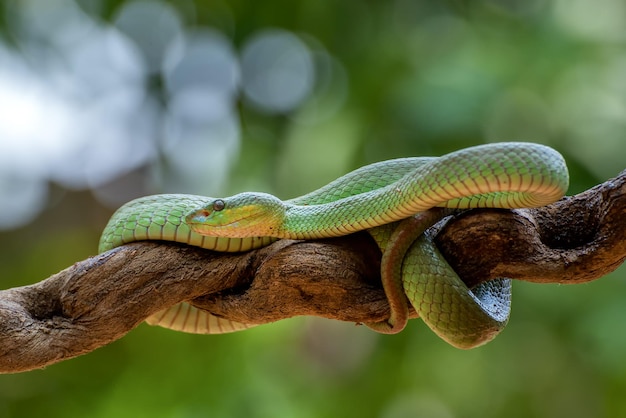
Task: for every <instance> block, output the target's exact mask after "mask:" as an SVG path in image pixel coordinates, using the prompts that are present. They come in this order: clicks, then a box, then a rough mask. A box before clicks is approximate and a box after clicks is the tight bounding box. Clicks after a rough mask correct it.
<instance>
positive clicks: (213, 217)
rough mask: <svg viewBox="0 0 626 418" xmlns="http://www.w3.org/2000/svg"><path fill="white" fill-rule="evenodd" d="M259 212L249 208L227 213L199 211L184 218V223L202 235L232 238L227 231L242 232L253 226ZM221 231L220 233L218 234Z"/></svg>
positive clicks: (208, 210) (233, 209) (232, 210)
mask: <svg viewBox="0 0 626 418" xmlns="http://www.w3.org/2000/svg"><path fill="white" fill-rule="evenodd" d="M259 215H260V212H259V211H258V210H255V208H251V207H246V206H242V207H238V208H232V209H230V210H229V211H228V212H222V211H216V210H211V209H206V208H203V209H199V210H196V211H194V212H192V213H190V214H189V215H187V216H186V218H185V219H186V222H187V224H188V225H189V226H190V228H191V229H192V230H193V231H195V232H198V233H200V234H204V235H213V236H221V235H222V232H223V236H231V237H232V236H233V235H232V233H229V232H228V231H235V230H237V231H239V232H243V231H244V230H245V229H247V228H246V227H250V226H252V225H253V224H255V221H254V220H255V219H256V218H258V217H259ZM220 231H222V232H220Z"/></svg>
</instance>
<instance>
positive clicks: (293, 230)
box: [99, 142, 569, 348]
mask: <svg viewBox="0 0 626 418" xmlns="http://www.w3.org/2000/svg"><path fill="white" fill-rule="evenodd" d="M568 181H569V180H568V172H567V167H566V165H565V161H564V160H563V157H562V156H561V155H560V154H559V153H558V152H556V151H555V150H553V149H551V148H549V147H546V146H543V145H538V144H533V143H523V142H504V143H497V144H488V145H479V146H476V147H470V148H465V149H462V150H459V151H456V152H452V153H450V154H446V155H444V156H442V157H421V158H420V157H416V158H401V159H395V160H388V161H383V162H379V163H375V164H371V165H368V166H365V167H362V168H360V169H357V170H355V171H353V172H351V173H348V174H346V175H345V176H342V177H340V178H339V179H337V180H335V181H333V182H331V183H329V184H328V185H326V186H324V187H322V188H320V189H318V190H316V191H314V192H311V193H309V194H307V195H304V196H301V197H298V198H295V199H291V200H288V201H282V200H280V199H278V198H276V197H274V196H272V195H269V194H265V193H241V194H238V195H234V196H231V197H228V198H209V197H201V196H192V195H172V194H170V195H155V196H147V197H143V198H139V199H136V200H134V201H131V202H129V203H127V204H126V205H124V206H122V207H121V208H120V209H119V210H118V211H117V212H116V213H115V214H114V215H113V216H112V218H111V220H110V221H109V223H108V225H107V227H106V228H105V230H104V232H103V234H102V237H101V240H100V247H99V250H100V252H104V251H106V250H109V249H111V248H113V247H116V246H119V245H122V244H125V243H128V242H132V241H139V240H166V241H176V242H180V243H185V244H189V245H194V246H199V247H202V248H206V249H209V250H215V251H228V252H237V251H247V250H251V249H254V248H260V247H262V246H265V245H268V244H270V243H271V242H273V241H274V240H275V239H280V238H290V239H316V238H327V237H335V236H340V235H345V234H350V233H353V232H356V231H360V230H367V231H368V232H370V234H371V235H372V236H373V237H374V239H375V240H376V242H377V243H378V245H379V247H380V248H381V251H382V253H383V258H382V262H381V266H382V270H381V277H382V281H383V287H384V290H385V293H386V295H387V298H388V300H389V304H390V308H391V316H390V318H389V320H388V321H385V322H381V323H374V324H367V325H368V326H370V327H371V328H373V329H374V330H376V331H379V332H383V333H395V332H398V331H400V330H402V329H403V328H404V326H405V324H406V321H407V318H408V304H407V298H408V301H409V302H410V303H411V304H412V305H413V307H414V308H415V310H416V311H417V312H418V313H419V315H420V317H421V318H422V319H423V320H424V322H426V324H427V325H428V326H429V327H430V328H431V329H432V330H433V331H435V333H437V334H438V335H439V336H440V337H442V338H443V339H444V340H446V341H447V342H449V343H450V344H452V345H454V346H456V347H459V348H471V347H475V346H478V345H481V344H484V343H486V342H488V341H490V340H491V339H493V338H494V337H495V336H496V335H497V333H499V332H500V331H501V330H502V328H503V327H504V325H506V322H507V321H508V316H509V309H510V281H509V280H508V279H497V280H492V281H489V282H485V283H482V284H481V285H479V286H477V287H476V288H474V289H472V290H470V289H468V288H467V287H466V286H465V284H464V283H463V281H462V280H461V279H460V278H459V277H458V276H457V275H456V273H455V272H454V271H453V270H452V269H451V268H450V267H449V265H448V264H447V262H446V261H445V259H443V257H442V256H441V254H439V252H438V251H437V249H436V247H435V246H434V244H433V243H432V242H431V240H430V239H429V238H428V237H427V236H426V235H425V234H423V232H424V230H425V229H427V228H428V227H429V226H431V225H432V224H434V223H436V222H437V221H438V220H439V219H441V218H442V217H443V216H445V215H446V214H448V213H450V212H451V211H452V210H457V209H468V208H481V207H493V208H527V207H538V206H543V205H546V204H549V203H552V202H554V201H556V200H558V199H560V198H561V197H562V196H563V195H564V193H565V191H566V190H567V186H568ZM147 322H148V323H151V324H156V325H160V326H164V327H167V328H172V329H175V330H179V331H184V332H193V333H219V332H228V331H236V330H239V329H245V328H248V327H249V325H247V324H240V323H236V322H233V321H229V320H227V319H225V318H218V317H216V316H213V315H211V314H210V313H209V312H205V311H202V310H199V309H197V308H195V307H193V306H192V305H190V304H188V303H185V302H183V303H181V304H178V305H176V306H173V307H171V308H168V309H165V310H163V311H161V312H157V313H155V314H153V315H152V316H151V317H149V318H148V319H147Z"/></svg>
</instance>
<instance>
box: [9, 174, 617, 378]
mask: <svg viewBox="0 0 626 418" xmlns="http://www.w3.org/2000/svg"><path fill="white" fill-rule="evenodd" d="M625 191H626V171H624V172H622V173H621V174H620V175H619V176H618V177H617V178H615V179H612V180H609V181H607V182H605V183H603V184H601V185H598V186H596V187H594V188H592V189H590V190H588V191H586V192H583V193H581V194H579V195H576V196H573V197H568V198H564V199H562V200H561V201H559V202H557V203H555V204H552V205H550V206H547V207H544V208H539V209H532V210H515V211H503V210H472V211H467V212H464V213H462V214H461V215H459V216H456V217H455V218H454V219H452V220H451V221H450V222H448V223H447V224H446V225H445V226H444V227H443V228H442V230H441V231H440V232H439V233H438V234H437V236H436V240H435V241H436V243H437V245H438V246H439V248H440V249H441V251H442V253H443V254H444V255H445V257H446V259H448V260H449V262H450V264H451V265H452V266H453V268H455V270H456V271H457V272H458V273H459V275H460V276H461V277H463V278H464V280H465V281H466V283H468V285H470V286H473V285H475V284H478V283H480V282H482V281H486V280H489V279H493V278H495V277H513V278H515V279H518V280H525V281H532V282H537V283H582V282H588V281H591V280H595V279H598V278H600V277H602V276H604V275H606V274H607V273H609V272H611V271H613V270H614V269H615V268H617V267H618V266H619V265H620V264H621V263H622V262H623V260H624V258H625V257H626V239H625V238H626V236H625V235H626V226H625V223H626V216H624V215H625V212H626V193H625ZM379 263H380V252H379V250H378V248H377V247H376V245H375V243H374V242H373V241H372V240H371V239H370V237H369V235H368V234H367V233H365V232H362V233H357V234H353V235H349V236H346V237H341V238H336V239H329V240H320V241H290V240H282V241H278V242H276V243H274V244H272V245H270V246H268V247H265V248H262V249H259V250H255V251H250V252H247V253H242V254H228V253H214V252H210V251H204V250H201V249H198V248H194V247H187V246H183V245H178V244H173V243H156V242H141V243H134V244H129V245H125V246H123V247H120V248H116V249H114V250H111V251H109V252H107V253H104V254H101V255H98V256H95V257H92V258H89V259H87V260H85V261H82V262H79V263H76V264H75V265H73V266H71V267H69V268H67V269H65V270H63V271H61V272H59V273H57V274H55V275H54V276H52V277H50V278H48V279H46V280H43V281H41V282H39V283H37V284H34V285H30V286H24V287H19V288H14V289H8V290H4V291H0V372H4V373H14V372H21V371H26V370H31V369H34V368H41V367H44V366H46V365H49V364H53V363H56V362H58V361H61V360H64V359H68V358H71V357H75V356H78V355H80V354H84V353H87V352H89V351H92V350H94V349H96V348H98V347H101V346H103V345H105V344H108V343H110V342H111V341H114V340H116V339H118V338H120V337H122V336H123V335H124V334H126V333H127V332H129V331H130V330H131V329H133V328H134V327H135V326H137V325H138V324H139V323H141V322H142V321H143V320H144V319H145V318H146V317H148V316H149V315H151V314H152V313H155V312H157V311H159V310H161V309H163V308H166V307H168V306H172V305H174V304H176V303H179V302H181V301H191V303H193V304H194V305H195V306H197V307H200V308H204V309H207V310H209V311H210V312H212V313H214V314H216V315H222V316H224V317H227V318H229V319H231V320H235V321H239V322H246V323H254V324H263V323H268V322H273V321H278V320H280V319H284V318H288V317H293V316H298V315H315V316H321V317H325V318H332V319H338V320H342V321H350V322H356V323H361V322H372V321H379V320H382V319H384V318H386V317H387V315H388V307H387V304H386V301H385V297H384V294H383V292H382V289H381V287H380V277H379V267H380V265H379ZM412 316H413V317H415V313H413V314H412Z"/></svg>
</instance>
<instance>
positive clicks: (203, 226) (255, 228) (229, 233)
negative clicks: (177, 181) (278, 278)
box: [185, 193, 285, 238]
mask: <svg viewBox="0 0 626 418" xmlns="http://www.w3.org/2000/svg"><path fill="white" fill-rule="evenodd" d="M284 212H285V211H284V204H283V202H282V201H281V200H280V199H278V198H277V197H275V196H273V195H271V194H267V193H240V194H237V195H234V196H231V197H226V198H223V199H213V200H212V201H211V202H209V203H208V204H206V205H205V206H203V207H202V208H200V209H197V210H195V211H193V212H191V213H190V214H188V215H187V216H186V218H185V220H186V222H187V224H188V225H189V227H190V228H191V229H192V230H193V231H195V232H197V233H199V234H202V235H208V236H214V237H229V238H247V237H275V236H277V233H278V232H277V231H278V230H279V226H280V225H281V224H282V220H283V217H284Z"/></svg>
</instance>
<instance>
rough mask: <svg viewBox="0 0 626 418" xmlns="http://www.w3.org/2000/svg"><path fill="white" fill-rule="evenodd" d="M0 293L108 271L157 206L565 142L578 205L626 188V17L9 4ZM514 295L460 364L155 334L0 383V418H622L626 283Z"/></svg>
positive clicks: (453, 9) (363, 333)
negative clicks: (128, 209)
mask: <svg viewBox="0 0 626 418" xmlns="http://www.w3.org/2000/svg"><path fill="white" fill-rule="evenodd" d="M0 11H1V12H0V13H1V14H2V16H1V18H2V20H1V22H2V23H1V32H0V265H1V266H2V269H1V270H0V280H1V283H2V288H9V287H13V286H20V285H26V284H30V283H34V282H37V281H39V280H42V279H44V278H46V277H48V276H49V275H50V274H52V273H55V272H57V271H59V270H61V269H63V268H65V267H67V266H69V265H71V264H72V263H74V262H76V261H79V260H82V259H85V258H87V257H88V256H91V255H94V254H95V252H96V247H97V242H98V237H99V232H100V231H101V229H102V228H103V227H104V225H105V223H106V220H107V219H108V216H110V214H111V213H112V211H113V210H114V209H115V208H116V207H118V206H119V205H121V204H122V203H124V202H125V201H127V200H129V199H131V198H133V197H136V196H139V195H145V194H151V193H161V192H190V193H198V194H205V195H213V196H216V195H229V194H232V193H235V192H239V191H243V190H260V191H267V192H271V193H274V194H276V195H278V196H280V197H283V198H288V197H292V196H295V195H299V194H302V193H305V192H308V191H310V190H312V189H313V188H316V187H318V186H321V185H323V184H325V183H326V182H328V181H330V180H332V179H334V178H335V177H337V176H339V175H341V174H343V173H345V172H347V171H349V170H351V169H353V168H356V167H358V166H361V165H364V164H367V163H371V162H374V161H379V160H383V159H387V158H393V157H400V156H413V155H440V154H443V153H446V152H448V151H451V150H454V149H458V148H462V147H465V146H470V145H475V144H480V143H485V142H494V141H506V140H523V141H534V142H540V143H544V144H547V145H550V146H553V147H555V148H557V149H558V150H559V151H561V152H562V153H563V155H564V156H565V157H566V159H567V161H568V164H569V166H570V169H571V177H572V184H571V188H570V193H571V194H573V193H577V192H580V191H582V190H584V189H586V188H589V187H591V186H593V185H595V184H597V183H600V182H602V181H605V180H607V179H608V178H610V177H612V176H615V175H616V174H617V173H619V172H620V171H621V170H622V169H624V168H626V164H625V160H626V159H625V158H624V157H626V137H625V135H624V132H626V131H625V128H626V48H625V45H626V3H625V2H624V1H622V0H599V1H595V2H591V1H585V0H560V1H549V0H527V1H520V2H516V1H511V0H503V1H498V0H476V1H471V2H470V1H441V2H426V1H411V0H395V1H387V2H379V1H346V2H327V1H315V0H303V1H299V2H287V1H275V0H268V1H263V2H245V1H232V2H226V1H219V0H216V1H202V0H195V1H194V0H182V1H176V2H174V1H172V2H163V1H149V0H140V1H114V0H110V1H107V0H84V1H77V2H74V1H71V0H51V1H45V0H40V1H38V0H21V1H17V0H11V1H4V2H3V3H2V6H1V7H0ZM625 271H626V270H624V269H623V268H621V269H619V270H618V271H616V272H615V273H613V274H611V275H610V276H608V277H606V278H603V279H602V280H599V281H596V282H593V283H590V284H586V285H579V286H556V285H554V286H552V285H536V284H535V285H533V284H528V283H515V286H514V306H513V307H514V309H513V314H512V318H511V321H510V324H509V326H508V327H507V329H506V330H505V331H504V332H503V333H502V334H501V335H500V336H499V337H498V338H497V339H496V340H495V341H493V342H492V343H490V344H489V345H487V346H485V347H482V348H478V349H475V350H471V351H460V350H456V349H453V348H451V347H449V346H447V345H446V344H445V343H444V342H442V341H440V340H438V339H437V338H436V337H435V336H434V335H433V334H432V333H431V332H430V331H429V330H428V329H427V328H426V327H425V326H424V325H423V324H422V323H420V321H419V320H416V321H412V323H411V324H410V326H409V327H408V329H406V330H405V331H404V332H402V333H401V334H400V335H395V336H381V335H377V334H375V333H373V332H371V331H370V330H368V329H366V328H364V327H355V326H354V325H353V324H344V323H338V322H333V321H329V320H321V319H315V318H296V319H292V320H288V321H283V322H280V323H277V324H273V325H268V326H263V327H259V328H256V329H253V330H249V331H246V332H243V333H239V334H232V335H223V336H195V335H186V334H182V333H175V332H172V331H168V330H164V329H160V328H156V327H150V326H147V325H141V326H140V327H138V328H137V329H136V330H134V331H132V332H131V333H129V334H128V335H127V336H125V337H124V338H122V339H121V340H119V341H117V342H115V343H113V344H110V345H109V346H107V347H104V348H101V349H99V350H96V351H95V352H93V353H90V354H88V355H85V356H82V357H80V358H77V359H73V360H70V361H66V362H63V363H60V364H57V365H54V366H50V367H48V368H47V369H45V370H40V371H33V372H29V373H23V374H18V375H4V376H0V417H5V418H8V417H11V418H13V417H34V416H46V417H50V418H52V417H64V418H67V417H86V416H88V417H116V418H124V417H133V418H136V417H172V418H183V417H184V418H187V417H273V418H280V417H289V418H293V417H298V418H299V417H304V418H308V417H352V416H355V417H356V416H359V417H381V418H399V417H432V418H450V417H483V418H487V417H504V416H506V417H592V416H593V417H617V416H626V398H624V396H623V394H624V393H625V392H626V357H625V356H624V353H626V325H625V324H624V322H625V320H626V303H624V299H625V297H626V284H625V281H624V277H623V276H624V272H625Z"/></svg>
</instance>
